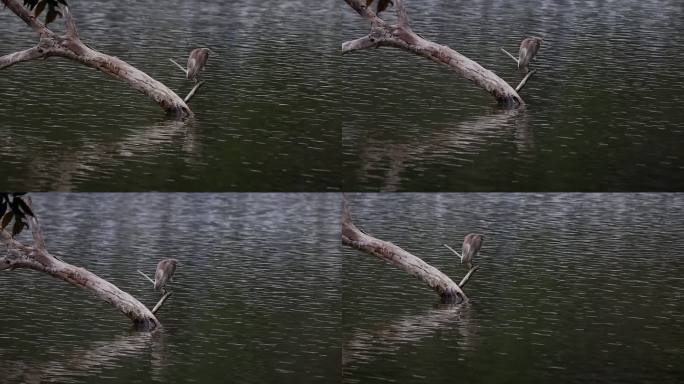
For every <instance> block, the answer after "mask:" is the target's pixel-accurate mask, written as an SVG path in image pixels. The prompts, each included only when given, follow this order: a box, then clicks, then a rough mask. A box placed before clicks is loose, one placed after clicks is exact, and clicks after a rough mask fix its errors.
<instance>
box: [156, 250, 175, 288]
mask: <svg viewBox="0 0 684 384" xmlns="http://www.w3.org/2000/svg"><path fill="white" fill-rule="evenodd" d="M176 264H178V260H176V259H164V260H162V261H160V262H159V263H158V264H157V271H156V272H155V273H154V290H155V291H156V290H160V291H161V293H162V294H166V284H167V283H168V282H169V281H170V280H171V277H173V274H174V272H176Z"/></svg>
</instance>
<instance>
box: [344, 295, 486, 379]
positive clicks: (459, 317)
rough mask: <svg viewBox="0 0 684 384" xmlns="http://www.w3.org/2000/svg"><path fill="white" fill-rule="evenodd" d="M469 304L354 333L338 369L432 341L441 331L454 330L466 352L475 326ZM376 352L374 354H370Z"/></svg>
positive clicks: (447, 305)
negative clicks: (341, 366) (405, 347)
mask: <svg viewBox="0 0 684 384" xmlns="http://www.w3.org/2000/svg"><path fill="white" fill-rule="evenodd" d="M470 311H471V305H470V304H460V305H453V304H444V305H440V306H439V307H437V308H433V309H431V310H429V311H427V312H426V313H421V314H419V315H411V316H407V317H404V318H401V319H399V320H397V321H395V322H393V323H391V324H389V325H386V326H384V327H381V328H379V329H376V330H370V331H364V330H360V331H355V332H354V334H353V335H352V336H351V338H350V340H349V341H347V342H346V343H345V346H344V348H343V350H342V365H343V366H347V365H349V364H350V363H352V362H354V361H357V360H370V359H372V358H373V357H375V356H377V353H376V351H377V349H378V348H381V349H382V350H383V351H387V350H398V349H399V348H401V346H402V345H404V344H415V343H417V342H419V341H420V340H422V339H424V338H428V337H432V336H433V335H434V334H435V333H436V332H439V331H440V330H443V329H445V328H449V329H456V330H457V331H458V332H459V334H460V335H461V338H460V339H459V340H457V341H456V344H457V345H458V346H459V348H461V349H466V348H467V347H468V346H470V345H471V344H472V338H473V337H474V336H475V334H476V331H477V324H476V323H475V321H474V320H473V319H471V317H470ZM374 350H376V351H374Z"/></svg>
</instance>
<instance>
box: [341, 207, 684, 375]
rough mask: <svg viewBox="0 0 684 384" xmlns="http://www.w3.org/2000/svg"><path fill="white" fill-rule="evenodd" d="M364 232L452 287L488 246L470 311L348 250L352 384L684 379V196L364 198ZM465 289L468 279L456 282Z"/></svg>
mask: <svg viewBox="0 0 684 384" xmlns="http://www.w3.org/2000/svg"><path fill="white" fill-rule="evenodd" d="M348 197H349V200H350V202H351V206H352V211H353V215H354V219H355V221H356V224H358V225H360V226H361V227H363V229H364V230H365V231H366V232H368V233H370V234H372V235H374V236H376V237H379V238H381V239H383V240H388V241H392V242H393V243H395V244H397V245H399V246H401V247H403V248H404V249H406V250H408V251H409V252H412V253H413V254H415V255H416V256H419V257H421V258H423V259H424V260H425V261H426V262H428V263H430V264H431V265H433V266H435V267H437V268H439V269H440V270H441V271H443V272H444V273H446V274H447V275H449V276H451V277H452V278H453V279H455V280H456V278H458V279H460V278H461V277H462V276H463V275H464V274H465V268H463V267H462V266H461V265H460V264H458V262H457V258H456V256H454V255H453V254H451V253H450V252H449V251H448V250H447V249H446V248H444V247H443V246H442V244H443V243H447V244H449V245H451V246H452V247H456V248H457V249H459V250H460V244H461V242H462V241H463V236H464V235H465V234H466V233H468V232H479V233H483V234H485V236H486V238H485V241H484V245H483V247H482V250H481V253H480V256H479V257H478V259H477V260H476V263H477V264H479V265H480V270H478V271H477V272H476V273H475V274H474V276H473V277H472V279H471V280H470V282H469V283H468V285H467V286H466V287H465V292H466V294H468V295H469V297H470V299H471V301H470V303H468V304H467V305H462V306H453V307H444V306H440V305H439V304H438V302H439V300H438V297H437V295H436V294H434V293H433V292H432V291H431V290H430V289H429V288H427V287H426V286H424V285H423V284H422V283H421V282H419V281H418V280H415V279H413V278H412V277H410V276H408V275H407V274H406V273H405V272H403V271H401V270H399V269H398V268H396V267H393V266H390V265H388V264H385V263H381V262H378V261H377V260H376V259H375V258H374V257H372V256H369V255H366V254H364V253H361V252H358V251H355V250H352V249H346V250H345V251H344V264H343V269H342V271H343V272H342V282H343V293H342V324H343V326H342V327H343V344H344V349H343V377H344V382H345V383H381V382H382V383H388V382H394V383H419V382H420V383H446V382H463V383H503V382H505V383H541V382H555V383H585V382H592V383H599V382H602V383H675V382H682V380H684V367H683V366H682V361H684V262H683V260H684V259H683V258H682V255H683V254H684V240H683V239H682V232H683V230H684V211H683V210H682V207H683V206H684V196H682V195H672V194H655V195H654V194H650V195H649V194H592V195H586V194H544V195H535V194H505V195H504V194H393V195H388V194H354V195H350V196H348ZM456 281H459V280H456Z"/></svg>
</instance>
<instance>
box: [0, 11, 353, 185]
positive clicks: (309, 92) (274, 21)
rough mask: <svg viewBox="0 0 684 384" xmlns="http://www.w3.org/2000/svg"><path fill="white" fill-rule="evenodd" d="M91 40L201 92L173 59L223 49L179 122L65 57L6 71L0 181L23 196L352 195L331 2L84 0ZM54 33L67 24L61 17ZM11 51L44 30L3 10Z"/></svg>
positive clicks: (1, 91)
mask: <svg viewBox="0 0 684 384" xmlns="http://www.w3.org/2000/svg"><path fill="white" fill-rule="evenodd" d="M70 4H71V11H72V13H73V14H74V17H75V18H76V21H77V24H78V27H79V28H80V33H81V37H82V39H83V41H84V42H85V43H86V44H88V45H90V46H91V47H93V48H95V49H97V50H100V51H102V52H104V53H107V54H110V55H113V56H117V57H119V58H121V59H123V60H125V61H127V62H129V63H130V64H132V65H134V66H136V67H137V68H139V69H141V70H143V71H145V72H147V73H148V74H150V75H151V76H152V77H154V78H156V79H157V80H160V81H162V82H163V83H165V84H166V85H167V86H169V87H170V88H171V89H173V90H175V91H176V92H177V93H179V94H180V95H181V96H185V94H186V93H187V92H188V91H189V90H190V88H191V87H192V83H191V82H189V81H187V80H186V79H185V78H184V74H183V73H182V72H181V71H180V70H179V69H178V68H176V67H175V66H174V65H173V64H172V63H171V62H169V58H173V59H175V60H176V61H178V62H180V63H182V64H183V65H185V63H186V62H187V56H188V53H189V52H190V51H191V50H192V49H194V48H197V47H210V48H212V49H213V50H214V51H215V52H216V55H214V56H211V57H210V59H209V62H208V63H207V67H206V68H205V71H204V72H203V75H202V78H203V79H204V80H207V83H206V84H205V85H204V86H203V87H202V88H201V89H200V91H199V93H198V94H197V95H196V96H195V98H194V99H193V100H192V101H191V102H190V108H192V110H193V111H194V112H195V119H194V120H193V121H188V122H186V123H185V124H182V123H177V122H174V121H169V120H168V119H167V118H166V116H165V114H164V112H163V111H162V110H161V109H160V108H159V107H158V106H157V105H156V104H154V103H152V102H151V101H150V100H149V99H148V98H147V97H146V96H144V95H142V94H140V93H138V92H137V91H135V90H132V89H130V88H129V87H128V86H127V85H126V84H124V83H122V82H119V81H117V80H113V79H110V78H108V77H106V76H105V75H103V74H102V73H100V72H98V71H94V70H92V69H90V68H87V67H85V66H83V65H80V64H77V63H74V62H71V61H67V60H65V59H60V58H53V59H49V60H47V61H43V60H36V61H31V62H26V63H20V64H17V65H15V66H13V67H10V68H7V69H5V70H2V71H0V100H2V102H1V103H0V121H1V122H2V123H1V124H0V144H2V145H0V148H2V150H3V151H2V152H3V161H2V162H3V163H2V166H1V167H0V180H6V183H4V187H5V188H8V189H13V190H47V191H54V190H65V191H66V190H78V191H107V192H108V191H122V190H123V191H132V190H134V191H150V190H166V191H255V190H259V191H274V190H277V191H282V190H286V191H317V192H318V191H328V190H338V189H339V188H340V186H341V180H340V172H341V171H340V169H341V164H342V160H341V151H340V146H341V133H340V123H339V116H338V114H337V113H336V112H335V105H336V104H335V103H333V100H336V99H338V98H339V97H335V95H339V93H340V90H339V87H337V86H336V85H335V79H336V77H335V76H336V74H337V69H336V68H338V64H339V58H340V57H339V39H340V34H339V30H340V14H341V10H342V7H341V6H338V5H337V4H335V3H334V2H332V1H329V2H327V1H326V2H321V3H318V2H316V3H315V6H311V5H314V4H312V3H311V2H306V1H286V2H282V1H275V0H268V1H257V2H254V1H246V0H240V1H229V2H216V1H202V0H193V1H180V0H172V1H167V2H163V3H159V2H154V1H149V0H145V1H135V2H126V3H125V5H122V4H121V3H119V2H112V1H104V0H94V1H82V0H73V1H71V2H70ZM51 27H54V28H55V29H56V30H62V29H63V23H62V21H61V20H57V21H56V22H54V23H53V24H51ZM0 35H2V36H3V38H2V39H1V40H0V55H4V54H8V53H11V52H14V51H17V50H22V49H27V48H29V47H31V46H33V45H35V44H36V43H37V38H36V35H35V34H34V33H33V32H32V31H31V30H30V28H29V27H28V26H26V25H25V24H24V23H23V22H22V21H21V20H20V19H19V18H18V17H17V16H15V15H14V14H12V13H11V12H10V11H9V10H7V9H0Z"/></svg>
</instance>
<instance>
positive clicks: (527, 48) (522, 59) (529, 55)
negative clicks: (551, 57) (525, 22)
mask: <svg viewBox="0 0 684 384" xmlns="http://www.w3.org/2000/svg"><path fill="white" fill-rule="evenodd" d="M542 41H544V40H543V39H542V38H540V37H527V38H525V39H524V40H523V41H522V42H521V43H520V50H519V52H518V68H520V69H524V70H525V72H527V71H528V70H529V69H528V68H527V66H528V65H529V64H530V61H532V59H534V56H536V55H537V52H539V48H541V43H542Z"/></svg>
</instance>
